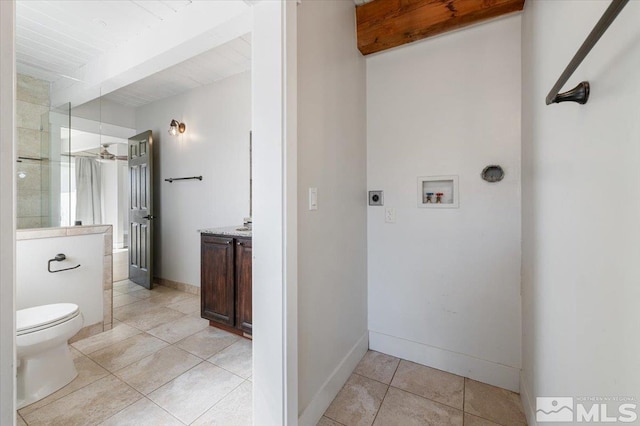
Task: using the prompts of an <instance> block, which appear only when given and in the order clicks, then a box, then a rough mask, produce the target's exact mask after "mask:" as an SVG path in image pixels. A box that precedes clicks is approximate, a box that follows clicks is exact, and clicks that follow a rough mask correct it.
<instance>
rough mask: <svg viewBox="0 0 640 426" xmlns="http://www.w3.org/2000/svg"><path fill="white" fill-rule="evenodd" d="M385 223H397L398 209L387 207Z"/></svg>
mask: <svg viewBox="0 0 640 426" xmlns="http://www.w3.org/2000/svg"><path fill="white" fill-rule="evenodd" d="M384 221H385V222H386V223H396V209H394V208H393V207H385V209H384Z"/></svg>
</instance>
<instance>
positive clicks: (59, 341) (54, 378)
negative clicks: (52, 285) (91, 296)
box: [16, 303, 84, 408]
mask: <svg viewBox="0 0 640 426" xmlns="http://www.w3.org/2000/svg"><path fill="white" fill-rule="evenodd" d="M83 322H84V320H83V318H82V314H81V313H80V309H79V308H78V305H75V304H73V303H55V304H52V305H43V306H36V307H34V308H27V309H20V310H19V311H18V312H17V313H16V331H17V336H16V354H17V358H18V377H17V378H18V380H17V381H18V383H17V387H18V408H22V407H25V406H27V405H29V404H32V403H34V402H36V401H39V400H40V399H42V398H44V397H46V396H47V395H50V394H52V393H53V392H55V391H57V390H58V389H60V388H62V387H63V386H65V385H67V384H68V383H70V382H71V381H72V380H73V379H74V378H75V377H76V376H77V375H78V373H77V371H76V367H75V365H74V364H73V358H72V356H71V352H70V351H69V346H68V341H69V339H70V338H71V337H73V336H74V335H75V334H76V333H77V332H78V331H79V330H80V329H81V328H82V324H83Z"/></svg>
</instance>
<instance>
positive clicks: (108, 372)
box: [16, 354, 113, 423]
mask: <svg viewBox="0 0 640 426" xmlns="http://www.w3.org/2000/svg"><path fill="white" fill-rule="evenodd" d="M82 356H84V357H86V358H88V359H89V361H91V362H94V363H95V364H96V365H98V366H99V367H100V368H102V369H103V370H104V371H106V372H107V374H106V375H105V376H103V377H100V378H99V379H96V380H94V381H93V382H90V383H87V384H86V385H84V386H81V387H79V388H78V389H76V390H74V391H73V392H69V393H68V394H66V395H63V396H61V397H60V398H56V399H54V400H52V401H49V402H47V403H46V404H44V405H43V406H41V407H38V408H36V409H35V410H33V411H31V412H29V413H28V414H31V413H35V412H36V411H38V410H40V409H41V408H44V407H47V406H49V405H51V404H53V403H54V402H56V401H59V400H61V399H62V398H66V397H67V396H69V395H71V394H72V393H75V392H76V391H79V390H81V389H84V388H86V387H87V386H89V385H92V384H94V383H95V382H97V381H98V380H102V379H104V378H105V377H109V375H110V374H113V373H111V372H110V371H109V370H107V369H106V368H104V367H103V366H101V365H100V364H98V363H97V362H95V361H94V360H92V359H91V358H89V357H88V356H86V355H84V354H83V355H82ZM74 362H75V360H74ZM74 380H75V379H74ZM69 384H70V383H69ZM61 389H64V386H63V387H62V388H60V389H58V390H61ZM56 392H57V391H56ZM54 393H55V392H54ZM51 395H53V394H51ZM48 396H50V395H47V396H45V398H47V397H48ZM45 398H42V399H45ZM42 399H41V400H38V401H36V402H33V403H31V404H29V405H33V404H37V403H38V402H40V401H42ZM29 405H27V406H26V407H22V408H20V409H19V410H16V412H17V413H18V415H19V416H20V417H21V418H22V420H24V417H22V414H20V411H21V410H24V409H25V408H28V407H29ZM25 423H26V420H25Z"/></svg>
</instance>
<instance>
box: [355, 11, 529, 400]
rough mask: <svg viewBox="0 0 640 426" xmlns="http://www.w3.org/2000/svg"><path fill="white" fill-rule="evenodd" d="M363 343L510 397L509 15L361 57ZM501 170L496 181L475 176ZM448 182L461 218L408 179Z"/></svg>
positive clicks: (513, 292) (516, 361) (516, 108)
mask: <svg viewBox="0 0 640 426" xmlns="http://www.w3.org/2000/svg"><path fill="white" fill-rule="evenodd" d="M367 159H368V162H367V171H368V173H367V176H368V181H367V185H368V187H369V190H378V189H380V190H384V203H385V207H390V208H395V209H396V215H397V222H396V223H385V219H384V207H369V208H368V253H369V257H368V265H369V330H370V347H371V348H372V349H375V350H379V351H381V352H385V353H388V354H392V355H396V356H400V357H402V358H407V359H410V360H413V361H416V362H420V363H422V364H426V365H429V366H431V367H435V368H439V369H442V370H446V371H450V372H453V373H456V374H460V375H463V376H467V377H471V378H474V379H477V380H480V381H482V382H486V383H490V384H493V385H497V386H501V387H504V388H507V389H512V390H516V391H517V390H518V376H519V368H520V16H519V15H515V16H511V17H507V18H503V19H500V20H497V21H492V22H489V23H485V24H482V25H479V26H476V27H473V28H468V29H464V30H461V31H458V32H454V33H450V34H447V35H446V36H443V37H437V38H433V39H429V40H425V41H422V42H417V43H412V44H410V45H407V46H404V47H401V48H398V49H394V50H391V51H388V52H385V53H382V54H379V55H375V56H371V57H369V58H368V59H367ZM490 164H499V165H501V166H502V167H503V168H504V170H505V173H506V176H505V178H504V180H503V181H501V182H499V183H493V184H489V183H487V182H485V181H483V180H482V179H481V178H480V173H481V171H482V169H483V168H484V167H485V166H487V165H490ZM437 175H458V176H459V191H460V208H459V209H426V208H418V207H417V203H418V197H417V177H418V176H437Z"/></svg>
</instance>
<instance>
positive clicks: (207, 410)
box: [189, 379, 253, 425]
mask: <svg viewBox="0 0 640 426" xmlns="http://www.w3.org/2000/svg"><path fill="white" fill-rule="evenodd" d="M247 381H248V380H246V379H245V380H243V381H242V382H240V384H239V385H238V386H236V387H235V388H233V389H231V391H230V392H229V393H227V394H226V395H225V396H223V397H222V398H220V399H219V400H218V401H217V402H216V403H215V404H213V405H212V406H211V407H209V408H207V409H206V410H205V411H204V413H202V414H200V415H199V416H198V417H196V418H195V419H194V420H193V421H192V422H191V423H189V424H190V425H192V424H194V423H195V422H197V421H198V419H200V418H201V417H202V416H204V415H205V414H207V413H208V412H209V410H212V409H213V408H214V407H215V406H216V405H218V404H220V403H221V402H222V400H223V399H225V398H226V397H228V396H229V395H231V393H232V392H234V391H235V390H236V389H238V388H239V387H240V386H242V385H243V384H244V382H247ZM251 390H252V392H253V383H251ZM252 398H253V397H252Z"/></svg>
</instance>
